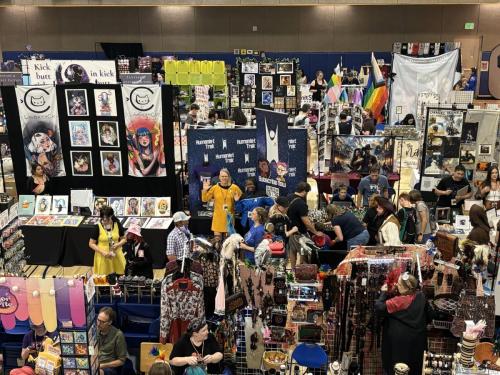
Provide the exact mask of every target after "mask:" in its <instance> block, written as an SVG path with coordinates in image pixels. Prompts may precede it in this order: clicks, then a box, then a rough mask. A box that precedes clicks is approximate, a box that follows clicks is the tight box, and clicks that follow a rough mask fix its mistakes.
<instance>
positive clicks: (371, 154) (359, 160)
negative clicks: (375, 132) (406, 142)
mask: <svg viewBox="0 0 500 375" xmlns="http://www.w3.org/2000/svg"><path fill="white" fill-rule="evenodd" d="M330 160H331V167H330V170H331V171H332V172H336V173H348V172H357V173H361V174H368V173H369V172H370V168H371V167H372V166H373V165H379V166H380V169H381V170H380V172H381V173H382V174H388V173H391V172H392V171H393V164H394V161H393V160H394V138H392V137H378V136H336V137H334V139H333V145H332V155H331V159H330Z"/></svg>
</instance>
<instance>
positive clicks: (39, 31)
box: [24, 7, 63, 51]
mask: <svg viewBox="0 0 500 375" xmlns="http://www.w3.org/2000/svg"><path fill="white" fill-rule="evenodd" d="M24 9H26V24H27V32H28V39H29V42H30V44H31V45H32V46H33V50H35V51H44V50H49V51H51V50H52V51H60V50H61V49H62V44H61V41H62V38H61V34H62V31H63V30H62V28H61V17H60V11H61V9H55V8H38V7H25V8H24Z"/></svg>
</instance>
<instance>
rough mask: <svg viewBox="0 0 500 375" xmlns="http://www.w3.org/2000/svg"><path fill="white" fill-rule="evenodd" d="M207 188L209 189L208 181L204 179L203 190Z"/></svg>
mask: <svg viewBox="0 0 500 375" xmlns="http://www.w3.org/2000/svg"><path fill="white" fill-rule="evenodd" d="M208 189H210V181H208V180H204V181H203V190H204V191H207V190H208Z"/></svg>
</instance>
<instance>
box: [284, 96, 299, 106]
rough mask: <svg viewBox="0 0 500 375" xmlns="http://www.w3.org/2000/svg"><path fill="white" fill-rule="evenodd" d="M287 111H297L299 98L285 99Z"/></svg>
mask: <svg viewBox="0 0 500 375" xmlns="http://www.w3.org/2000/svg"><path fill="white" fill-rule="evenodd" d="M285 104H286V109H295V108H297V98H295V97H291V96H290V97H287V98H285Z"/></svg>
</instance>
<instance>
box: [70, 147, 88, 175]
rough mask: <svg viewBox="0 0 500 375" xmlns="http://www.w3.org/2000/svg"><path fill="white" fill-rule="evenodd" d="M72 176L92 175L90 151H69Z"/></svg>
mask: <svg viewBox="0 0 500 375" xmlns="http://www.w3.org/2000/svg"><path fill="white" fill-rule="evenodd" d="M70 158H71V172H72V174H73V176H85V177H90V176H93V172H92V153H91V152H90V151H70Z"/></svg>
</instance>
